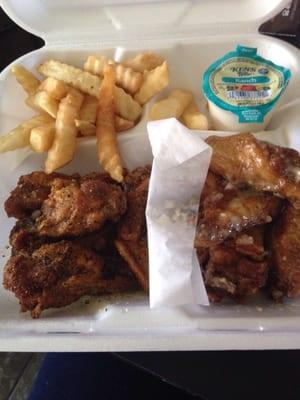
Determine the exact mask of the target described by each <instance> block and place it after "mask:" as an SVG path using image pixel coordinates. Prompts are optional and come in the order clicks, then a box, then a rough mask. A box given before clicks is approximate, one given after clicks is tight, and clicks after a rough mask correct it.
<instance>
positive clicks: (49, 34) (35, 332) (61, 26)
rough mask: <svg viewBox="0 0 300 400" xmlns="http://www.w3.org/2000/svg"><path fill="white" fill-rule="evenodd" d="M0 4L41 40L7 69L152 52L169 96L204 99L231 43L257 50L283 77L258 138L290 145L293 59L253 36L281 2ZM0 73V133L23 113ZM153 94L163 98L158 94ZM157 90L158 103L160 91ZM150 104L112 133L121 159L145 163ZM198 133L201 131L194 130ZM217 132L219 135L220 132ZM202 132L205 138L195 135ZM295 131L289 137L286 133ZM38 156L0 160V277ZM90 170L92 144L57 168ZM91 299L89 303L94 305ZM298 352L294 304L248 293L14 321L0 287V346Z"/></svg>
mask: <svg viewBox="0 0 300 400" xmlns="http://www.w3.org/2000/svg"><path fill="white" fill-rule="evenodd" d="M128 3H130V2H129V1H126V0H123V1H122V0H115V1H99V0H86V1H85V2H83V1H80V0H76V1H75V0H73V1H72V2H68V1H67V0H26V1H23V0H2V1H0V4H1V5H2V7H3V8H4V10H5V11H6V12H7V13H8V14H9V16H10V17H11V18H12V19H13V20H14V21H16V22H17V23H18V24H19V25H21V26H22V27H23V28H25V29H26V30H28V31H30V32H32V33H35V34H37V35H39V36H41V37H42V38H43V39H44V40H45V46H44V47H43V48H41V49H39V50H36V51H34V52H32V53H29V54H27V55H25V56H23V57H21V58H20V59H18V60H16V62H17V63H23V64H24V65H25V66H27V67H28V68H30V69H33V70H34V67H35V66H36V65H38V64H39V63H40V62H42V61H43V60H46V59H49V58H56V59H59V60H62V61H65V62H70V63H73V64H74V65H77V66H82V63H83V61H84V59H85V58H86V56H87V55H88V54H93V53H97V52H99V53H100V52H101V53H103V54H107V55H109V56H111V57H113V58H115V59H116V60H122V59H123V58H125V57H128V56H132V55H134V54H136V53H137V52H139V51H143V50H154V51H156V52H158V53H160V54H161V55H163V56H164V57H165V58H166V59H167V60H168V62H169V66H170V75H171V84H170V89H171V88H175V87H183V88H186V89H189V90H192V91H193V92H194V93H195V95H196V96H197V98H198V100H200V102H201V100H202V101H203V97H202V94H201V78H202V74H203V72H204V70H205V69H206V68H207V67H208V66H209V65H210V64H211V63H212V62H213V61H214V60H216V59H217V58H219V57H220V56H222V55H223V54H225V53H226V52H228V51H230V50H233V49H234V48H235V47H236V45H237V43H241V44H244V45H248V46H255V47H258V49H259V50H258V51H259V54H261V55H262V56H263V57H265V58H268V59H271V60H272V61H274V62H275V63H277V64H282V65H284V66H285V67H288V68H290V69H291V71H292V74H293V77H292V79H291V82H290V84H289V86H288V88H287V90H286V93H285V95H284V98H283V99H282V101H281V102H280V103H279V104H278V105H277V108H276V112H275V114H274V116H273V118H272V120H271V123H270V126H269V129H270V130H274V132H273V133H272V132H270V133H266V134H265V135H264V137H265V138H267V139H268V140H271V141H275V142H279V143H280V144H284V145H288V146H292V147H295V148H297V149H298V150H300V140H299V138H300V113H299V112H298V109H299V105H300V98H299V94H300V74H299V72H300V53H299V51H298V50H297V49H295V48H293V47H292V46H290V45H288V44H286V43H284V42H281V41H279V40H276V39H272V38H270V37H264V36H261V35H259V34H257V29H258V26H259V25H260V23H262V22H263V21H264V20H266V19H268V18H270V17H271V16H273V15H275V14H276V13H277V12H279V11H280V10H281V9H282V8H283V7H284V6H285V5H286V3H287V1H283V0H264V1H262V0H226V1H225V0H201V1H193V0H190V1H188V0H185V1H159V0H156V1H151V2H149V1H145V0H144V1H134V2H131V4H128ZM10 68H11V65H10V66H8V67H7V69H5V70H4V71H3V72H2V73H1V75H0V130H1V132H2V133H5V132H7V131H8V130H9V129H11V128H13V127H14V126H16V125H17V124H18V123H20V121H22V120H23V119H24V118H27V117H29V116H30V115H31V114H32V112H31V111H30V110H29V109H28V108H27V107H26V106H25V104H24V99H25V95H24V93H23V92H22V89H21V88H20V87H19V85H18V84H17V83H16V82H15V79H14V77H12V76H11V74H10ZM162 95H163V94H162ZM162 95H161V96H162ZM148 110H149V106H146V108H145V112H144V116H143V118H142V120H141V122H139V124H138V125H137V126H136V127H135V128H134V129H133V130H132V131H131V132H130V133H128V134H124V135H122V136H120V146H121V151H122V154H123V157H124V159H125V162H126V164H127V165H128V166H129V167H134V166H137V165H141V164H146V163H148V162H151V159H152V156H151V151H150V147H149V143H148V139H147V135H146V121H147V112H148ZM199 134H201V133H199ZM220 134H221V133H220ZM203 135H205V133H203ZM297 135H298V136H297ZM43 161H44V156H41V155H37V154H32V153H30V152H28V150H25V151H18V152H11V153H8V154H4V155H1V157H0V179H1V186H0V205H1V210H0V220H1V231H0V250H1V253H3V254H2V255H3V257H0V260H1V268H0V269H1V274H2V269H3V266H4V264H5V262H6V259H7V256H8V253H9V250H8V249H6V245H7V243H8V235H9V231H10V229H11V227H12V225H13V222H14V221H12V220H8V219H7V217H6V216H5V213H4V211H3V202H4V200H5V198H6V197H7V196H8V193H9V191H10V190H11V189H12V188H13V187H14V186H15V184H16V182H17V179H18V177H19V176H20V175H21V174H24V173H29V172H31V171H33V170H38V169H42V168H43ZM97 168H99V166H98V162H97V158H96V151H95V143H94V139H86V140H82V141H81V143H80V144H79V146H78V151H77V153H76V157H75V159H74V161H73V162H72V163H70V164H69V165H68V166H67V167H65V168H64V169H63V171H64V172H67V173H69V172H81V173H85V172H89V171H92V170H97ZM99 301H100V302H99ZM279 348H300V299H299V300H293V301H287V302H286V303H285V304H284V305H280V306H278V305H275V304H272V303H271V302H270V301H268V300H267V299H265V298H255V299H253V300H251V301H250V302H249V303H247V304H245V305H236V304H232V303H227V304H221V305H213V306H210V307H200V306H185V307H177V308H165V309H154V310H150V309H149V308H148V300H147V299H146V297H145V296H144V295H142V294H137V295H134V296H125V297H119V298H118V297H113V298H110V299H108V300H107V301H106V300H98V299H95V300H91V301H90V303H89V304H84V302H83V301H82V300H80V301H78V302H77V303H75V304H72V305H71V306H68V307H65V308H64V309H58V310H49V311H46V312H44V313H43V315H42V317H41V318H40V319H39V320H32V319H31V317H30V315H29V314H28V313H27V314H20V313H19V305H18V301H17V300H16V299H15V297H14V296H13V294H12V293H10V292H7V291H5V290H4V289H3V288H2V287H1V288H0V351H4V350H5V351H132V350H209V349H214V350H216V349H279Z"/></svg>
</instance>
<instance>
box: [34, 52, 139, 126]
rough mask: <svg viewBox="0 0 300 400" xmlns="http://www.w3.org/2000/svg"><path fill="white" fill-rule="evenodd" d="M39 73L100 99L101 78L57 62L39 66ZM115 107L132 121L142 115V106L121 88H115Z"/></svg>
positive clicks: (117, 111)
mask: <svg viewBox="0 0 300 400" xmlns="http://www.w3.org/2000/svg"><path fill="white" fill-rule="evenodd" d="M38 71H39V72H40V73H41V74H43V75H45V76H51V77H52V78H56V79H58V80H62V81H64V82H65V83H67V84H68V85H71V86H73V87H74V88H75V89H79V90H81V91H82V92H83V93H86V94H89V95H91V96H94V97H97V98H98V99H99V93H100V86H101V83H102V79H101V78H100V77H99V76H96V75H93V74H91V73H90V72H87V71H82V70H81V69H80V68H76V67H73V66H72V65H68V64H64V63H62V62H60V61H55V60H49V61H46V62H44V63H43V64H41V65H40V66H39V68H38ZM115 107H116V113H117V114H119V115H120V116H121V117H123V118H126V119H128V120H130V121H135V120H137V119H138V118H139V116H140V115H141V113H142V108H141V106H140V104H139V103H138V102H137V101H135V100H134V99H133V98H132V97H131V96H130V95H129V94H128V93H126V92H125V91H124V90H123V89H122V88H119V87H116V88H115Z"/></svg>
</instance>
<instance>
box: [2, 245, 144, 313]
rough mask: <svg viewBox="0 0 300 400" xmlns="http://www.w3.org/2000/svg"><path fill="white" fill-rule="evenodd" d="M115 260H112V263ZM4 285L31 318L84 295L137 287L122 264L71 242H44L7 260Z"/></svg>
mask: <svg viewBox="0 0 300 400" xmlns="http://www.w3.org/2000/svg"><path fill="white" fill-rule="evenodd" d="M115 262H116V261H114V263H115ZM4 287H5V288H6V289H8V290H11V291H13V292H14V294H15V295H16V297H17V298H18V299H19V301H20V305H21V310H22V311H23V312H25V311H31V315H32V317H34V318H38V317H39V316H40V314H41V312H42V311H43V310H45V309H47V308H52V307H56V308H57V307H63V306H66V305H68V304H71V303H72V302H74V301H76V300H78V299H79V298H80V297H82V296H84V295H100V294H104V293H115V292H118V293H119V292H122V291H127V290H133V289H136V288H137V284H136V281H135V279H134V278H133V277H132V276H130V275H129V274H128V273H127V271H126V268H125V271H124V266H122V265H121V264H120V265H119V266H116V265H115V264H113V265H112V266H111V265H110V260H109V259H105V258H103V257H101V256H99V255H98V254H96V253H95V252H93V251H92V250H90V249H87V248H84V247H83V246H80V245H78V244H74V243H72V242H70V241H60V242H58V243H48V244H43V245H42V246H40V247H39V248H38V249H36V250H35V251H34V252H33V253H32V254H29V253H27V252H19V253H18V254H16V255H14V256H12V257H11V258H10V260H9V261H8V263H7V265H6V267H5V271H4Z"/></svg>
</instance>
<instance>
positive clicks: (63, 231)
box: [36, 174, 126, 237]
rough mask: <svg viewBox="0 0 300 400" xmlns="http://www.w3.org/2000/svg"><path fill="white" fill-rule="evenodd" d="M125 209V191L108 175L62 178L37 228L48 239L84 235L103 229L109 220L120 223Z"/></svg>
mask: <svg viewBox="0 0 300 400" xmlns="http://www.w3.org/2000/svg"><path fill="white" fill-rule="evenodd" d="M125 210H126V196H125V194H124V192H123V191H122V189H121V187H120V186H119V185H117V184H114V183H113V181H111V180H110V179H109V178H108V176H107V175H106V174H91V175H87V176H85V177H83V178H81V179H79V180H75V179H74V180H65V179H60V178H58V179H55V180H54V181H53V183H52V186H51V192H50V194H49V196H48V198H47V199H46V200H45V201H44V202H43V204H42V207H41V215H40V216H39V217H38V218H37V220H36V229H37V231H38V233H39V235H41V236H48V237H71V236H78V235H84V234H88V233H91V232H94V231H96V230H98V229H100V228H101V227H102V226H103V225H104V223H105V222H106V221H117V220H118V219H119V218H120V217H121V215H122V214H124V212H125Z"/></svg>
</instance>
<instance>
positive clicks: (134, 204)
mask: <svg viewBox="0 0 300 400" xmlns="http://www.w3.org/2000/svg"><path fill="white" fill-rule="evenodd" d="M149 177H150V169H149V168H147V167H146V168H138V169H137V170H134V171H133V172H132V173H130V174H129V175H128V176H127V177H126V178H125V185H126V183H127V184H128V182H130V184H129V185H128V186H127V188H129V191H128V193H127V212H126V213H125V215H124V216H123V218H122V219H121V221H120V223H119V229H118V236H117V239H116V241H115V243H116V247H117V249H118V251H119V253H120V254H121V256H122V257H123V258H124V260H126V262H127V263H128V266H129V267H130V269H131V271H132V272H133V273H134V274H135V275H136V277H137V279H138V281H139V282H140V283H141V285H142V287H143V288H144V289H145V290H146V291H147V290H148V289H149V262H148V243H147V227H146V215H145V211H146V204H147V197H148V186H149Z"/></svg>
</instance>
